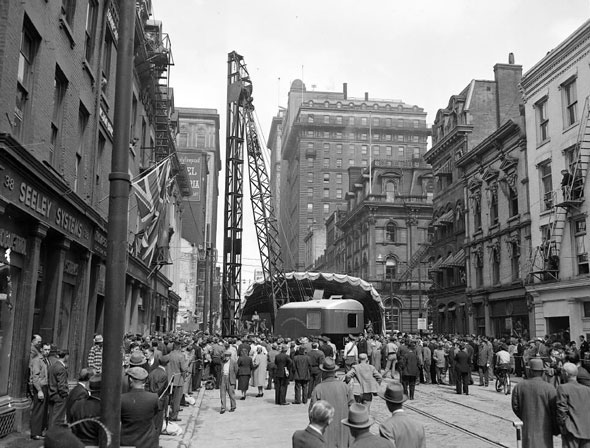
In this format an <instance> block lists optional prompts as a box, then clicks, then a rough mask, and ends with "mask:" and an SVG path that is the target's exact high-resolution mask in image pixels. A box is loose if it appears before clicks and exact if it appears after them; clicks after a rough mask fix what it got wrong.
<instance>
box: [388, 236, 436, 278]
mask: <svg viewBox="0 0 590 448" xmlns="http://www.w3.org/2000/svg"><path fill="white" fill-rule="evenodd" d="M429 248H430V243H423V244H422V246H421V247H420V248H419V249H418V250H417V251H416V252H415V253H414V254H413V255H412V258H410V262H409V263H408V266H407V267H406V270H405V271H404V272H402V273H401V274H400V276H399V277H398V278H397V279H396V281H398V282H401V283H403V282H406V281H408V280H409V278H410V276H411V275H412V271H413V270H414V268H415V267H416V266H417V265H418V264H419V263H420V262H421V261H422V259H423V258H424V256H425V255H426V253H427V252H428V249H429Z"/></svg>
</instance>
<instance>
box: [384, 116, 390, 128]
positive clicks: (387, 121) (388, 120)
mask: <svg viewBox="0 0 590 448" xmlns="http://www.w3.org/2000/svg"><path fill="white" fill-rule="evenodd" d="M385 126H387V127H390V126H391V118H386V119H385Z"/></svg>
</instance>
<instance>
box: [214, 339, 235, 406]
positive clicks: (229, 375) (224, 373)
mask: <svg viewBox="0 0 590 448" xmlns="http://www.w3.org/2000/svg"><path fill="white" fill-rule="evenodd" d="M237 377H238V362H237V361H234V360H233V359H232V352H231V350H226V351H225V352H223V361H222V362H221V380H220V383H219V398H220V399H221V410H220V411H219V413H220V414H225V410H226V409H227V407H226V395H228V396H229V404H230V408H229V412H234V411H235V410H236V396H235V392H234V388H235V387H236V383H237Z"/></svg>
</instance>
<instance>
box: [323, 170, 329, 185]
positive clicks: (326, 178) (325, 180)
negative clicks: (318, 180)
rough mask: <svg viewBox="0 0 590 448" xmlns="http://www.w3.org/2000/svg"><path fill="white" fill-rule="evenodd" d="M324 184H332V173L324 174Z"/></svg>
mask: <svg viewBox="0 0 590 448" xmlns="http://www.w3.org/2000/svg"><path fill="white" fill-rule="evenodd" d="M324 183H325V184H329V183H330V173H324Z"/></svg>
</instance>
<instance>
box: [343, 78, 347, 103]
mask: <svg viewBox="0 0 590 448" xmlns="http://www.w3.org/2000/svg"><path fill="white" fill-rule="evenodd" d="M342 92H343V93H344V99H345V100H347V99H348V83H347V82H345V83H343V84H342Z"/></svg>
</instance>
